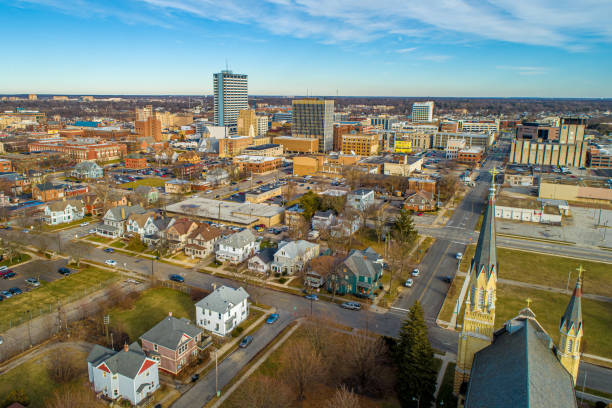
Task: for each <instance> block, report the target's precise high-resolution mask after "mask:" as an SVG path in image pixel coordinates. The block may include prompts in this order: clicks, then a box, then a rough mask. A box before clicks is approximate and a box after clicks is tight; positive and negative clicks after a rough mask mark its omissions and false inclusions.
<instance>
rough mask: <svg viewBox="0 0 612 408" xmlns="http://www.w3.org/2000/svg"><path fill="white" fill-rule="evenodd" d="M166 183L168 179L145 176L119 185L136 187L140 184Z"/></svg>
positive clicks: (160, 185)
mask: <svg viewBox="0 0 612 408" xmlns="http://www.w3.org/2000/svg"><path fill="white" fill-rule="evenodd" d="M164 184H166V180H164V179H162V178H143V179H141V180H135V181H130V182H129V183H123V184H120V185H119V187H121V188H133V189H136V187H138V186H149V187H163V186H164Z"/></svg>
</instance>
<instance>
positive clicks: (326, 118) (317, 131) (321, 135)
mask: <svg viewBox="0 0 612 408" xmlns="http://www.w3.org/2000/svg"><path fill="white" fill-rule="evenodd" d="M333 119H334V101H333V100H325V99H314V98H308V99H296V100H294V101H293V118H292V120H293V125H292V130H291V134H292V136H293V137H298V138H306V139H318V140H319V152H320V153H324V152H328V151H330V150H331V149H332V147H333V143H334V127H333Z"/></svg>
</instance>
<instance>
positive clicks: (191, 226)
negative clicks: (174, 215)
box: [165, 218, 198, 251]
mask: <svg viewBox="0 0 612 408" xmlns="http://www.w3.org/2000/svg"><path fill="white" fill-rule="evenodd" d="M197 228H198V223H197V222H196V221H192V220H189V219H187V218H180V219H178V220H176V221H175V222H174V223H173V224H172V225H170V226H169V227H168V228H167V229H166V232H165V236H166V239H167V240H168V243H169V244H170V248H171V249H172V250H173V251H177V250H180V249H182V248H183V247H184V246H185V245H186V244H187V243H188V239H189V235H190V234H191V233H192V232H193V231H195V230H196V229H197Z"/></svg>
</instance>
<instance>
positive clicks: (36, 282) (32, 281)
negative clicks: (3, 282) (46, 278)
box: [25, 278, 40, 288]
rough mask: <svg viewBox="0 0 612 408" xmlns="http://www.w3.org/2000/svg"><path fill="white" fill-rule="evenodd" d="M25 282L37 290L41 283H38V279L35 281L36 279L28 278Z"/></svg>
mask: <svg viewBox="0 0 612 408" xmlns="http://www.w3.org/2000/svg"><path fill="white" fill-rule="evenodd" d="M25 282H26V283H27V284H28V285H30V286H33V287H35V288H37V287H39V286H40V282H39V281H38V279H34V278H28V279H26V280H25Z"/></svg>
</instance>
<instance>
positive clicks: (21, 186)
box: [0, 172, 30, 196]
mask: <svg viewBox="0 0 612 408" xmlns="http://www.w3.org/2000/svg"><path fill="white" fill-rule="evenodd" d="M29 185H30V180H29V179H28V178H26V177H23V176H22V175H21V174H17V173H14V172H10V173H2V174H0V191H2V192H3V193H4V194H7V195H13V196H16V195H20V194H22V193H23V192H24V190H27V188H28V186H29Z"/></svg>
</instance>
